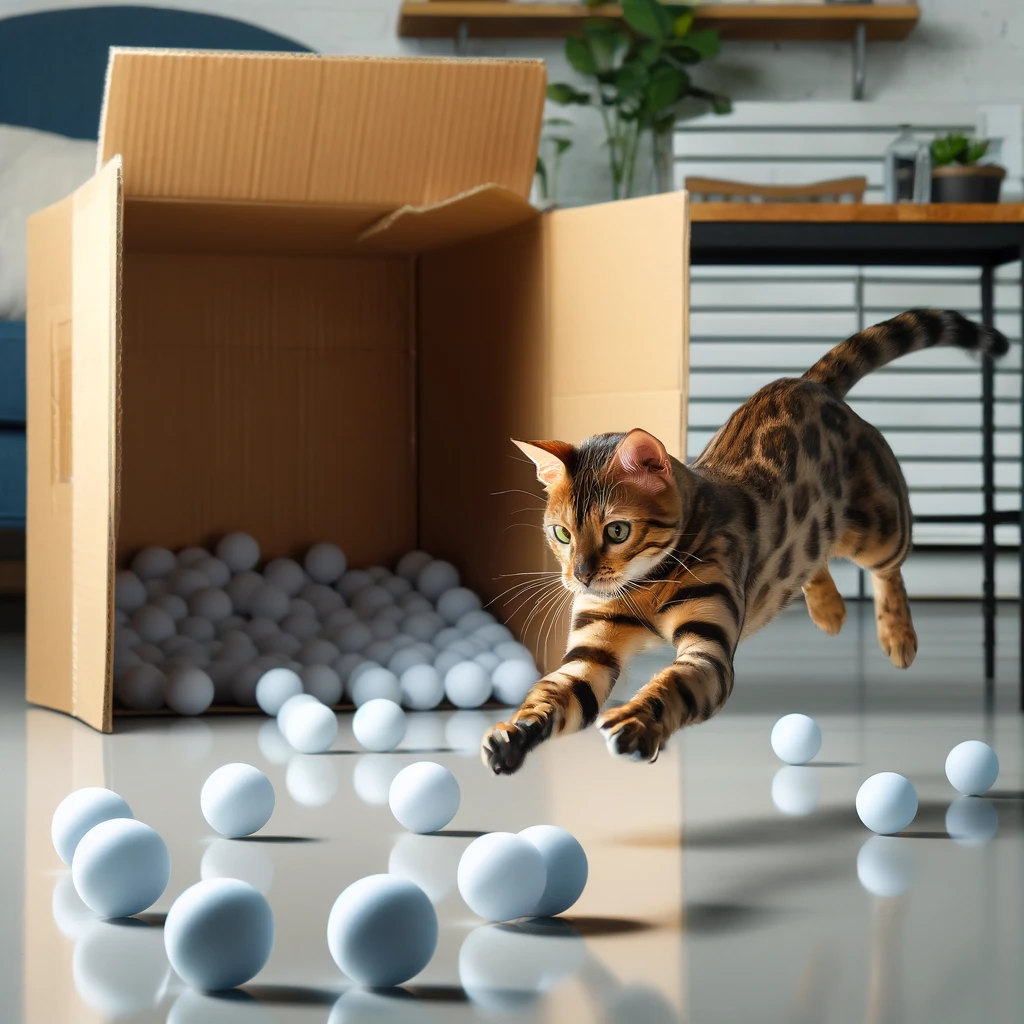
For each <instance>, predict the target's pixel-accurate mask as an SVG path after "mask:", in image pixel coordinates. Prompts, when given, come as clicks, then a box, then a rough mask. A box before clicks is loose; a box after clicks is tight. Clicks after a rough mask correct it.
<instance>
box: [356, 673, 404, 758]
mask: <svg viewBox="0 0 1024 1024" xmlns="http://www.w3.org/2000/svg"><path fill="white" fill-rule="evenodd" d="M348 692H349V695H350V696H351V698H352V703H353V704H355V706H356V707H357V708H361V707H362V706H363V705H364V704H367V703H369V702H370V701H374V700H385V701H389V702H393V703H395V704H398V703H399V702H400V701H401V699H402V687H401V684H400V683H399V682H398V676H396V675H395V673H394V672H390V671H388V669H386V668H381V667H380V666H379V665H371V667H370V668H367V669H362V670H359V671H358V673H353V674H352V676H351V677H350V679H349V687H348ZM388 749H389V750H390V749H391V748H390V747H389V748H388Z"/></svg>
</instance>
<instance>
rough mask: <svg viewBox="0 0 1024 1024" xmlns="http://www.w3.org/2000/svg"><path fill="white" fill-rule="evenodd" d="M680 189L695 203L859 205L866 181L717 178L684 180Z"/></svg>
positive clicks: (855, 179)
mask: <svg viewBox="0 0 1024 1024" xmlns="http://www.w3.org/2000/svg"><path fill="white" fill-rule="evenodd" d="M683 187H684V188H685V189H686V191H687V192H689V193H690V197H691V198H692V199H693V200H694V202H698V203H702V202H733V203H862V202H864V192H865V190H866V189H867V187H868V179H867V178H866V177H864V176H863V175H860V176H859V177H853V178H833V179H832V180H831V181H815V182H811V183H810V184H808V185H753V184H749V183H747V182H743V181H724V180H722V179H720V178H697V177H687V179H686V182H685V184H684V186H683Z"/></svg>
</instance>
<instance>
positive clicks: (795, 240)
mask: <svg viewBox="0 0 1024 1024" xmlns="http://www.w3.org/2000/svg"><path fill="white" fill-rule="evenodd" d="M721 205H723V204H706V205H703V204H695V205H694V206H693V207H692V225H691V240H690V261H691V263H693V264H695V265H715V266H794V265H804V264H806V265H811V266H814V265H819V266H820V265H832V266H837V265H839V266H931V267H938V266H943V267H963V266H975V267H978V268H979V270H980V272H981V273H980V287H981V318H982V322H983V323H985V324H987V325H989V326H993V325H994V316H995V300H994V271H995V268H996V267H998V266H1001V265H1003V264H1005V263H1011V262H1013V261H1014V260H1024V208H1022V207H1020V206H1017V205H1016V204H1015V205H1014V206H1013V207H1012V208H1010V207H1009V204H1007V207H1005V208H997V209H995V210H993V209H992V208H989V209H988V210H984V209H982V210H979V211H977V212H976V213H975V214H974V215H975V216H978V219H977V220H973V219H965V218H970V217H971V215H972V212H971V211H970V209H969V208H968V209H967V210H965V209H964V208H963V207H958V208H956V210H952V209H950V208H945V209H943V208H936V207H918V208H916V209H914V210H908V211H906V213H907V214H911V215H913V216H914V219H900V218H899V216H898V213H900V212H902V211H895V210H894V209H893V208H892V207H882V208H878V209H877V213H876V216H878V218H879V219H877V220H869V219H866V217H865V215H867V216H871V212H872V211H871V208H870V207H864V206H853V205H852V204H850V205H847V206H845V207H844V206H841V205H838V204H837V205H833V204H828V208H827V209H826V208H825V207H824V205H822V206H821V207H820V208H819V211H820V214H821V215H822V216H821V219H813V218H814V217H815V213H814V212H812V211H814V207H810V209H808V207H807V206H804V207H803V209H801V210H800V211H799V219H792V220H787V219H785V218H784V217H783V216H781V215H780V214H781V211H773V210H771V209H770V208H769V209H765V205H767V204H765V205H762V206H749V205H747V207H746V210H745V211H742V212H741V209H737V205H738V204H730V205H731V206H732V209H730V210H728V211H720V214H721V216H722V218H723V219H715V211H714V210H712V209H711V208H710V207H712V206H714V207H720V206H721ZM930 210H934V211H935V219H934V220H930V219H927V217H928V213H929V211H930ZM953 213H958V214H959V215H960V216H959V217H958V218H957V219H950V214H953ZM993 213H994V214H996V215H997V216H998V215H1006V216H1007V217H1008V218H1016V219H1006V220H993V219H988V217H986V216H985V215H986V214H993ZM940 218H941V219H940ZM1021 311H1022V317H1024V286H1022V294H1021ZM1022 373H1024V367H1022ZM981 381H982V385H981V392H982V393H981V409H982V455H981V460H982V497H983V511H982V513H981V514H980V515H958V516H954V515H949V516H944V515H938V516H919V517H917V522H931V523H980V524H981V526H982V528H983V540H982V559H983V562H984V577H983V579H984V582H983V592H982V611H983V615H984V622H985V644H984V650H985V693H986V698H987V699H988V701H989V702H990V703H991V702H992V701H993V700H994V696H995V642H996V640H995V614H996V590H995V566H996V538H995V530H996V526H997V525H999V524H1003V523H1014V524H1017V525H1019V526H1020V528H1021V536H1022V538H1024V494H1022V501H1021V507H1020V509H1019V510H1011V511H1005V512H999V511H997V510H996V508H995V443H994V442H995V386H994V384H995V367H994V365H993V360H992V357H991V356H987V355H986V356H983V357H982V360H981ZM1021 402H1022V408H1021V432H1022V449H1021V454H1022V457H1024V376H1022V389H1021ZM1019 559H1020V573H1021V576H1020V587H1021V601H1020V604H1019V609H1020V613H1019V617H1020V625H1021V643H1020V665H1019V668H1020V687H1021V689H1020V706H1021V710H1022V711H1024V543H1021V544H1020V546H1019Z"/></svg>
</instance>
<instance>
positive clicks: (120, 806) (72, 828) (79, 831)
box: [50, 786, 134, 867]
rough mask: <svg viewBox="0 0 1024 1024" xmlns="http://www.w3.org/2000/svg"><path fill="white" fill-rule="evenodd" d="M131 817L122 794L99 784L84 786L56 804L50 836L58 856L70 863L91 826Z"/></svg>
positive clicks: (129, 809) (69, 864)
mask: <svg viewBox="0 0 1024 1024" xmlns="http://www.w3.org/2000/svg"><path fill="white" fill-rule="evenodd" d="M131 817H134V815H133V814H132V809H131V808H130V807H129V806H128V803H127V801H126V800H125V799H124V797H122V796H120V795H119V794H117V793H115V792H114V791H113V790H110V789H104V788H103V787H102V786H85V787H84V788H82V789H76V790H75V791H74V792H73V793H69V794H68V795H67V796H66V797H64V799H63V800H61V802H60V803H59V804H58V805H57V809H56V810H55V811H54V812H53V821H52V822H51V823H50V838H51V839H52V840H53V848H54V849H55V850H56V851H57V856H58V857H60V859H61V860H62V861H63V862H64V863H65V864H67V865H68V866H69V867H70V866H71V860H72V858H73V857H74V855H75V848H76V847H77V846H78V844H79V842H80V841H81V839H82V836H84V835H85V833H86V832H88V831H89V830H90V829H91V828H93V827H94V826H95V825H98V824H99V823H100V822H101V821H110V820H111V819H112V818H131Z"/></svg>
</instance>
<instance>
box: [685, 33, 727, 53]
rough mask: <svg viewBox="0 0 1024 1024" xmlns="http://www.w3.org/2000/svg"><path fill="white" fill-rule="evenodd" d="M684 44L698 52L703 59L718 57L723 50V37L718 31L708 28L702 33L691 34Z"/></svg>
mask: <svg viewBox="0 0 1024 1024" xmlns="http://www.w3.org/2000/svg"><path fill="white" fill-rule="evenodd" d="M682 41H683V42H685V43H686V45H687V46H688V47H689V48H690V49H691V50H696V51H697V53H699V54H700V55H701V56H702V57H703V58H705V59H707V58H709V57H717V56H718V51H719V49H720V48H721V37H720V36H719V34H718V30H717V29H713V28H706V29H703V30H702V31H700V32H691V33H690V34H689V35H688V36H687V37H686V38H685V39H684V40H682Z"/></svg>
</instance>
